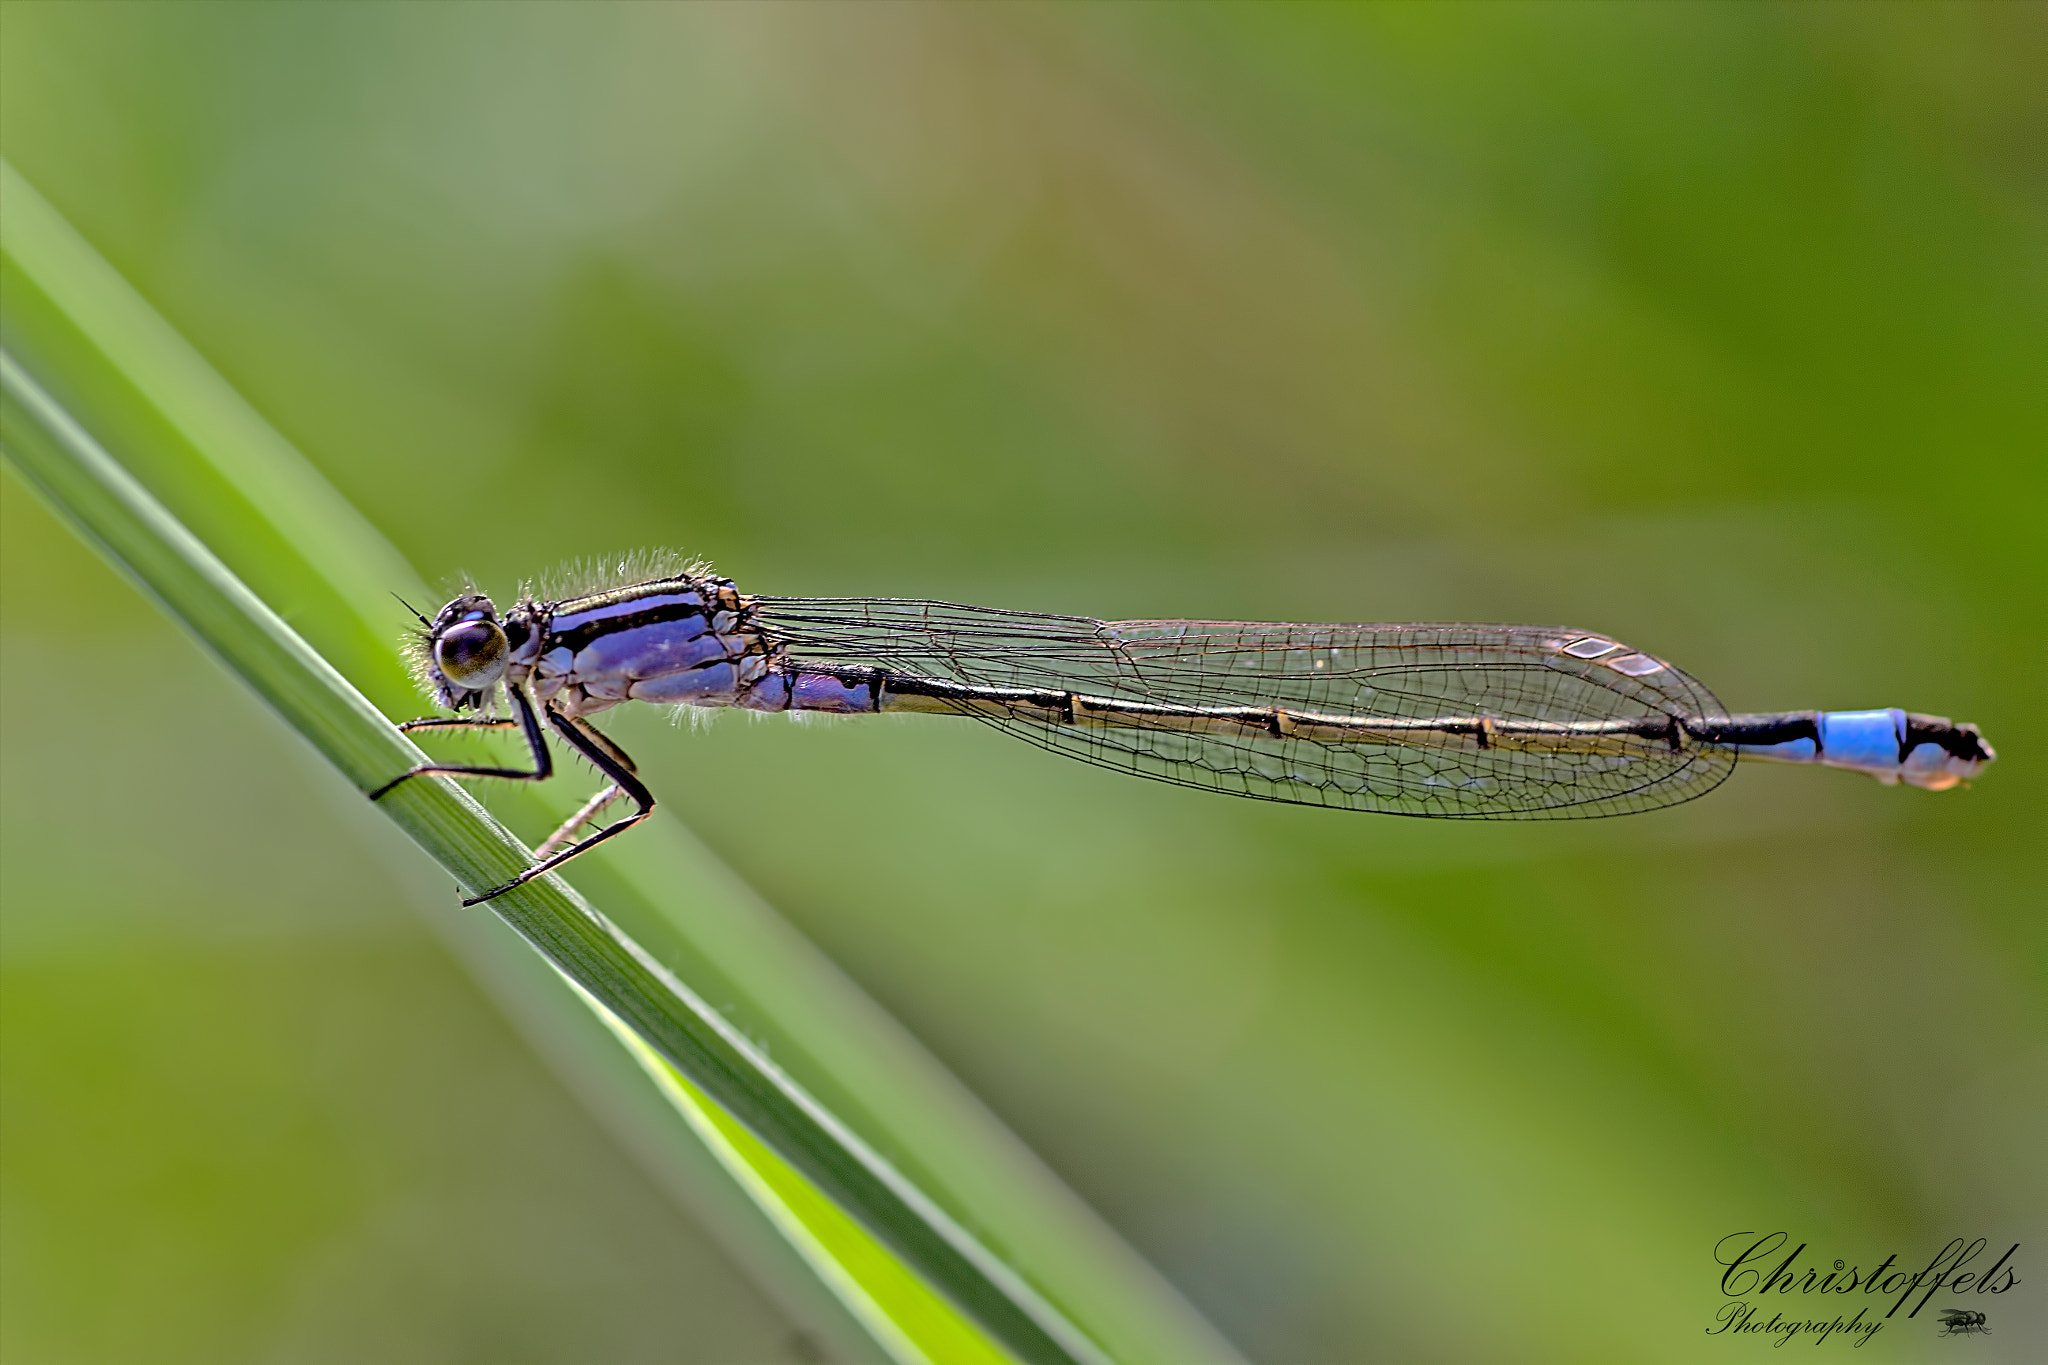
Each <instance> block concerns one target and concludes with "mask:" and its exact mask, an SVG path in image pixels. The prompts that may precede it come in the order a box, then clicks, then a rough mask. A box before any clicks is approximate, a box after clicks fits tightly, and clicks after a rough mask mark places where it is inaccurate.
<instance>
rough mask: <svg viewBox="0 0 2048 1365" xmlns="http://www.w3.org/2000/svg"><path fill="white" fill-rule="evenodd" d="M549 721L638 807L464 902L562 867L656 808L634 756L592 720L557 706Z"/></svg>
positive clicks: (479, 899)
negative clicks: (637, 769) (607, 735)
mask: <svg viewBox="0 0 2048 1365" xmlns="http://www.w3.org/2000/svg"><path fill="white" fill-rule="evenodd" d="M548 724H550V725H552V726H554V727H555V730H556V731H557V732H558V733H559V734H560V735H561V737H562V738H563V739H565V740H567V741H568V742H569V745H570V747H571V748H573V749H575V750H576V752H578V753H580V754H582V755H583V756H584V757H585V758H587V759H589V760H590V761H591V763H592V764H593V765H594V766H595V767H596V768H597V770H598V771H599V772H601V773H603V774H604V775H605V776H606V777H608V778H610V779H611V784H612V785H613V786H615V787H617V788H618V789H619V790H620V792H622V793H623V794H625V795H626V796H629V797H631V798H632V800H633V804H634V805H635V806H636V807H638V809H636V810H635V811H634V812H633V813H632V814H631V815H628V816H625V817H624V818H622V819H619V820H614V821H612V823H610V824H609V825H606V826H605V827H604V828H603V829H601V830H599V831H598V832H597V833H595V834H593V835H591V836H590V837H589V838H587V839H584V840H582V841H581V842H579V843H575V844H571V845H570V846H569V847H568V848H565V849H563V850H562V851H561V852H559V853H556V854H553V855H551V856H549V857H545V858H542V859H541V860H540V861H539V862H537V863H535V864H534V865H533V866H532V867H529V868H527V869H526V871H524V872H522V873H520V874H519V875H518V876H516V877H514V878H513V879H512V880H511V881H509V882H506V883H505V884H504V885H503V886H494V887H492V888H491V889H490V890H488V891H486V892H484V893H483V894H482V895H478V896H471V897H470V898H469V899H468V900H466V901H464V902H463V904H464V905H481V904H482V903H483V902H485V901H487V900H489V899H491V897H493V896H501V895H503V894H504V893H505V892H507V891H510V890H511V889H512V888H513V887H515V886H519V885H522V884H524V883H526V882H530V881H532V880H533V879H534V878H535V877H538V876H539V875H540V874H541V873H543V872H549V871H552V870H553V869H555V868H558V867H560V866H561V865H562V864H563V863H566V862H568V861H569V860H570V859H571V858H573V857H575V856H576V855H577V854H579V853H583V852H587V851H588V850H590V849H592V848H595V847H597V845H599V844H601V843H603V842H604V841H605V840H607V839H609V838H611V837H612V836H613V835H614V834H621V833H623V832H625V831H626V830H629V829H631V828H632V827H633V826H635V825H637V824H639V823H640V822H641V821H642V820H645V819H646V818H647V816H648V813H649V812H650V811H652V810H653V809H654V793H652V792H650V791H648V790H647V787H646V785H645V784H644V783H642V782H641V781H640V779H639V778H638V777H636V776H634V770H633V760H632V759H630V758H627V757H626V755H625V753H624V751H622V750H621V749H620V748H619V746H618V745H616V744H614V743H612V742H611V741H610V740H609V739H607V738H605V736H604V735H602V734H600V733H599V732H598V731H597V730H596V728H595V727H593V726H592V725H591V723H590V722H589V721H587V720H584V719H583V718H581V717H580V716H565V715H563V714H562V713H561V712H559V711H557V710H555V709H554V708H553V707H549V708H548ZM600 794H601V793H600ZM558 832H559V831H558ZM551 842H552V841H551Z"/></svg>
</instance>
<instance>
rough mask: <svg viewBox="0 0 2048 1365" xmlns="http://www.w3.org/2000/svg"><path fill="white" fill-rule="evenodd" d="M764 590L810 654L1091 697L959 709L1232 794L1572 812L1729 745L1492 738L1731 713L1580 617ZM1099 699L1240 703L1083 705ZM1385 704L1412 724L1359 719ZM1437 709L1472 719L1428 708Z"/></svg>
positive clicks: (1502, 811)
mask: <svg viewBox="0 0 2048 1365" xmlns="http://www.w3.org/2000/svg"><path fill="white" fill-rule="evenodd" d="M759 600H760V604H761V620H762V624H763V625H764V627H765V628H767V629H768V630H770V631H771V632H772V633H773V634H774V635H776V636H777V637H778V638H779V639H780V640H781V641H782V643H783V644H784V646H785V648H786V649H787V651H788V654H789V657H790V658H791V659H792V660H795V661H797V662H798V663H804V662H811V663H818V664H841V665H861V666H868V667H878V668H883V669H886V670H889V671H891V672H897V673H903V674H908V675H911V676H917V677H931V678H942V679H947V680H950V681H954V682H959V683H965V684H968V685H970V686H981V687H1003V688H1028V689H1037V690H1043V691H1049V692H1063V693H1071V694H1074V695H1075V696H1076V697H1077V698H1079V699H1082V701H1083V703H1084V704H1082V705H1080V706H1079V707H1077V710H1078V711H1079V712H1080V716H1081V718H1080V719H1078V720H1076V721H1069V720H1068V719H1067V718H1066V717H1065V716H1063V715H1059V714H1055V713H1053V712H1049V711H1048V710H1046V709H1044V708H1043V707H1031V706H1019V707H1012V708H1008V709H1007V710H1005V709H996V710H994V711H991V709H990V708H988V707H986V706H975V705H969V704H962V705H960V706H959V707H958V708H957V709H958V710H959V711H960V712H961V714H965V715H969V716H972V717H973V718H974V719H977V720H980V721H982V722H984V723H985V724H988V725H992V726H994V727H995V728H996V729H999V730H1003V731H1005V732H1007V733H1009V734H1012V735H1015V736H1017V737H1018V738H1020V739H1024V740H1026V741H1028V742H1030V743H1033V744H1036V745H1039V746H1040V747H1042V748H1046V749H1051V750H1053V751H1055V752H1058V753H1063V754H1067V755H1069V756H1071V757H1075V758H1079V759H1082V760H1084V761H1086V762H1090V763H1096V764H1099V765H1102V766H1104V767H1110V768H1115V769H1118V770H1120V771H1125V772H1131V773H1135V774H1137V775H1139V776H1142V777H1150V778H1153V779H1155V780H1158V781H1164V782H1173V783H1177V784H1179V785H1182V786H1191V787H1199V788H1202V789H1204V790H1209V791H1220V792H1225V793H1229V794H1232V795H1238V796H1249V797H1255V798H1260V799H1264V800H1273V801H1288V802H1295V803H1299V804H1304V805H1323V806H1334V807H1338V808H1342V809H1348V810H1368V811H1381V812H1386V813H1391V814H1403V815H1421V816H1442V817H1466V818H1491V819H1569V818H1578V817H1592V816H1603V815H1617V814H1622V813H1624V812H1633V811H1643V810H1651V809H1655V808H1657V807H1660V806H1667V805H1675V804H1677V803H1679V802H1682V801H1687V800H1691V799H1692V798H1694V797H1697V796H1700V795H1703V794H1704V793H1706V792H1708V791H1710V790H1712V789H1713V788H1714V787H1715V786H1716V785H1718V784H1719V783H1720V782H1721V781H1722V780H1723V779H1724V778H1726V777H1727V775H1728V774H1729V772H1730V771H1731V770H1732V769H1733V767H1734V762H1735V753H1734V751H1733V750H1732V749H1728V748H1725V747H1719V746H1701V745H1698V744H1695V743H1674V742H1672V739H1671V738H1667V737H1658V736H1653V735H1642V736H1629V737H1626V738H1623V739H1615V740H1613V741H1611V742H1607V743H1604V744H1602V745H1599V746H1592V747H1590V748H1584V749H1581V750H1577V751H1575V750H1573V749H1572V748H1570V747H1568V746H1558V745H1550V746H1546V745H1545V744H1543V743H1542V742H1541V741H1540V740H1537V739H1523V740H1521V741H1519V742H1517V741H1515V740H1513V739H1506V740H1504V739H1502V738H1500V737H1498V736H1496V737H1491V738H1489V737H1487V736H1485V735H1482V734H1481V733H1480V729H1481V727H1480V726H1479V725H1478V724H1477V722H1480V721H1490V722H1501V723H1505V724H1503V726H1502V729H1503V730H1504V731H1512V730H1513V728H1514V727H1513V723H1514V722H1542V723H1555V724H1561V725H1572V724H1586V723H1600V722H1612V721H1632V720H1638V719H1643V720H1649V721H1659V722H1661V721H1663V720H1666V719H1668V718H1670V717H1673V716H1677V717H1680V718H1687V719H1690V718H1697V717H1705V716H1718V715H1720V714H1722V708H1721V706H1720V704H1719V703H1718V702H1717V701H1715V699H1714V698H1713V696H1712V694H1710V693H1709V692H1708V691H1707V690H1706V689H1705V688H1704V687H1702V686H1701V685H1700V684H1699V683H1698V682H1696V681H1694V680H1693V679H1692V678H1690V677H1688V676H1687V675H1685V674H1684V673H1682V672H1681V671H1679V670H1678V669H1676V668H1672V667H1671V666H1669V665H1667V664H1661V663H1659V662H1658V661H1656V660H1651V659H1648V658H1646V657H1645V656H1642V655H1639V654H1633V653H1630V652H1628V651H1626V650H1624V649H1623V648H1622V647H1621V646H1618V645H1617V646H1613V648H1612V649H1611V650H1609V651H1607V652H1606V653H1605V654H1604V655H1603V656H1602V657H1596V658H1584V657H1578V656H1577V655H1575V654H1571V653H1566V652H1564V646H1565V645H1567V644H1569V643H1571V642H1573V641H1575V640H1581V639H1584V638H1585V637H1584V635H1583V632H1573V631H1564V630H1556V629H1546V628H1541V627H1530V626H1473V625H1398V626H1393V625H1386V626H1377V625H1362V626H1330V625H1262V624H1248V623H1242V622H1209V621H1125V622H1109V623H1106V622H1101V621H1095V620H1091V619H1088V618H1085V617H1065V616H1040V615H1036V614H1033V613H1028V612H1010V611H999V610H994V609H990V608H980V607H969V606H961V605H957V604H952V603H943V602H910V601H891V600H886V599H883V600H877V599H822V600H820V599H787V598H762V599H759ZM1603 659H1605V660H1606V661H1603ZM1616 661H1619V662H1620V663H1622V664H1623V665H1625V666H1624V667H1619V668H1618V667H1616V666H1615V662H1616ZM1088 698H1097V699H1101V700H1103V701H1106V702H1110V703H1122V704H1130V705H1132V706H1133V707H1134V708H1142V707H1144V706H1151V707H1155V708H1157V707H1165V708H1197V709H1200V710H1202V711H1206V712H1233V711H1235V712H1242V713H1246V714H1243V715H1242V716H1240V717H1238V718H1236V719H1223V718H1217V717H1200V716H1185V715H1182V716H1174V715H1161V714H1153V715H1150V716H1149V717H1147V718H1146V719H1144V720H1143V721H1142V722H1141V721H1139V720H1137V719H1134V718H1130V717H1125V718H1122V719H1118V720H1113V721H1111V722H1109V723H1103V722H1102V721H1101V720H1100V718H1099V717H1098V718H1097V721H1096V723H1090V721H1089V719H1088V718H1087V717H1088V711H1089V708H1088V707H1087V706H1086V705H1085V699H1088ZM1276 712H1278V713H1285V714H1284V715H1280V716H1277V717H1276ZM1251 713H1258V714H1251ZM1318 718H1319V719H1318ZM1373 719H1378V720H1381V721H1396V722H1399V721H1407V722H1412V723H1416V724H1411V725H1410V726H1408V727H1406V728H1402V727H1396V726H1388V727H1381V728H1377V729H1376V728H1374V727H1373V726H1372V725H1370V724H1369V723H1366V724H1361V723H1359V722H1369V721H1371V720H1373ZM1434 721H1444V722H1472V724H1467V725H1464V726H1463V727H1462V729H1461V728H1460V727H1458V726H1455V725H1448V726H1444V727H1431V726H1428V725H1423V724H1420V723H1421V722H1434ZM1326 722H1327V723H1326ZM1347 722H1348V724H1347ZM1646 728H1650V729H1654V728H1655V727H1654V726H1651V727H1646Z"/></svg>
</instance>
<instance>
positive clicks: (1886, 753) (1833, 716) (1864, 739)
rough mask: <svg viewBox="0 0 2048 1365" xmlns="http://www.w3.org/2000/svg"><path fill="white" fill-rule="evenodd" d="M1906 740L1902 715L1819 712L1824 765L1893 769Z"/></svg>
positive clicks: (1898, 712)
mask: <svg viewBox="0 0 2048 1365" xmlns="http://www.w3.org/2000/svg"><path fill="white" fill-rule="evenodd" d="M1905 739H1906V713H1905V712H1904V711H1901V710H1899V709H1897V708H1896V707H1893V708H1890V709H1888V710H1884V711H1823V712H1822V713H1821V716H1820V751H1821V756H1822V759H1823V760H1824V761H1825V762H1828V763H1832V764H1836V765H1838V766H1841V767H1849V768H1896V767H1898V766H1899V751H1900V750H1901V749H1902V748H1903V747H1904V745H1905Z"/></svg>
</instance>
